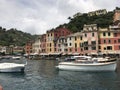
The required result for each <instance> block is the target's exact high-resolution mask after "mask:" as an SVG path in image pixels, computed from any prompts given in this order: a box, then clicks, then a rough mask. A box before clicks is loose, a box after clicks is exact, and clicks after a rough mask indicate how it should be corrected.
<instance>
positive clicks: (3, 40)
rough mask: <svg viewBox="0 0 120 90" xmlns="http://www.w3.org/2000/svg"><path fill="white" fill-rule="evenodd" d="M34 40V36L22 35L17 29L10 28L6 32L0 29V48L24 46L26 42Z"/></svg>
mask: <svg viewBox="0 0 120 90" xmlns="http://www.w3.org/2000/svg"><path fill="white" fill-rule="evenodd" d="M35 38H36V35H31V34H29V33H24V32H22V31H19V30H17V29H13V28H12V29H10V30H6V29H5V28H2V27H0V45H2V46H9V45H19V46H24V45H25V43H26V42H27V41H29V40H34V39H35Z"/></svg>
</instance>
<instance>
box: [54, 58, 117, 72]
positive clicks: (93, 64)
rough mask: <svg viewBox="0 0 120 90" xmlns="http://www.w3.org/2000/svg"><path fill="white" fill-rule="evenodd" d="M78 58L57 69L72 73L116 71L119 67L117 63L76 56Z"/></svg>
mask: <svg viewBox="0 0 120 90" xmlns="http://www.w3.org/2000/svg"><path fill="white" fill-rule="evenodd" d="M76 58H77V60H76V61H72V62H60V63H59V64H58V66H56V67H57V68H58V69H60V70H71V71H115V70H116V67H117V63H116V61H113V62H98V61H96V59H94V60H93V59H92V58H91V57H89V56H76ZM80 58H81V59H80Z"/></svg>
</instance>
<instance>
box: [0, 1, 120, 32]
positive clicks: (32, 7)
mask: <svg viewBox="0 0 120 90" xmlns="http://www.w3.org/2000/svg"><path fill="white" fill-rule="evenodd" d="M119 2H120V1H117V0H10V1H9V0H0V26H2V27H5V28H7V29H9V28H17V29H19V30H22V31H24V32H28V33H31V34H43V33H46V30H50V29H51V28H55V27H57V26H58V25H60V24H64V23H67V22H68V19H67V18H68V17H69V16H73V15H74V14H75V13H77V12H81V13H87V12H89V11H94V10H96V9H107V10H113V9H115V7H116V6H120V3H119Z"/></svg>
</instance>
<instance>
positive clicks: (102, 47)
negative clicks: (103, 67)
mask: <svg viewBox="0 0 120 90" xmlns="http://www.w3.org/2000/svg"><path fill="white" fill-rule="evenodd" d="M113 34H114V33H113V32H112V31H111V30H109V29H108V28H104V29H101V28H100V29H99V51H100V52H101V53H103V54H112V53H114V35H113Z"/></svg>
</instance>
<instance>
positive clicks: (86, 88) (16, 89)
mask: <svg viewBox="0 0 120 90" xmlns="http://www.w3.org/2000/svg"><path fill="white" fill-rule="evenodd" d="M57 64H58V62H57V61H55V60H28V65H27V66H26V68H25V72H24V73H0V85H1V86H2V87H3V89H4V90H120V68H119V65H120V64H119V62H118V68H117V71H115V72H114V71H113V72H74V71H60V70H58V69H56V68H55V66H56V65H57Z"/></svg>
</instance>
